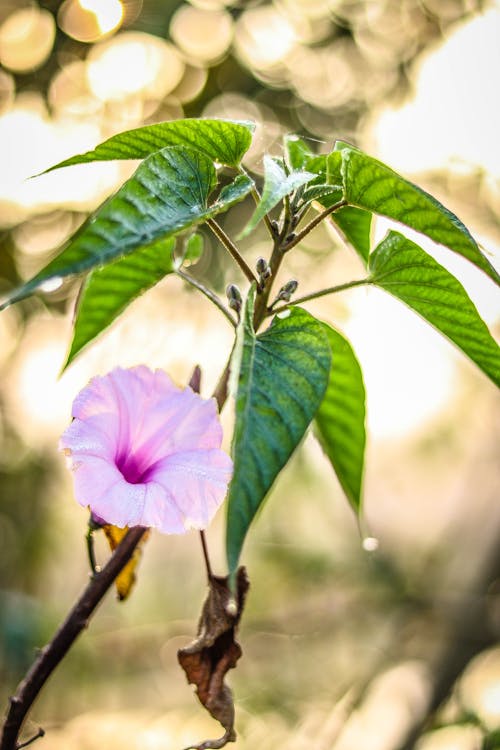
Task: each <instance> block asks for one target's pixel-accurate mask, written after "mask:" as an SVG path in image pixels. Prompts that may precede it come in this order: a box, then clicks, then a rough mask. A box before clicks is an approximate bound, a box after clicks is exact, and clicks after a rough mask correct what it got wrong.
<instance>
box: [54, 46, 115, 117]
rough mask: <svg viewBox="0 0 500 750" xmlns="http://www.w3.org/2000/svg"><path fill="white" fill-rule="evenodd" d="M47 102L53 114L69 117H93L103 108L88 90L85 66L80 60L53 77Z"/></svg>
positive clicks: (68, 65) (66, 66)
mask: <svg viewBox="0 0 500 750" xmlns="http://www.w3.org/2000/svg"><path fill="white" fill-rule="evenodd" d="M48 100H49V104H50V106H51V108H52V111H53V112H55V113H57V114H63V115H69V116H71V117H83V116H95V115H97V114H99V112H100V111H101V110H102V108H103V103H102V102H101V101H100V100H99V99H97V98H96V97H95V96H94V95H93V94H92V92H91V90H90V87H89V83H88V79H87V64H86V63H84V62H82V61H80V60H75V61H74V62H71V63H69V64H67V65H65V66H64V67H63V68H62V70H60V71H59V73H57V74H56V75H55V76H54V78H53V79H52V81H51V83H50V86H49V90H48Z"/></svg>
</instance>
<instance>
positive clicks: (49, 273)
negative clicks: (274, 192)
mask: <svg viewBox="0 0 500 750" xmlns="http://www.w3.org/2000/svg"><path fill="white" fill-rule="evenodd" d="M215 183H216V172H215V168H214V166H213V163H212V160H211V159H209V158H208V157H207V156H204V155H203V154H202V153H201V152H199V151H193V150H192V149H189V148H185V147H183V146H171V147H168V148H165V149H162V150H161V151H158V152H157V153H155V154H153V155H152V156H149V157H148V158H147V159H145V160H144V161H143V162H142V164H141V165H140V166H139V167H138V169H137V171H136V172H135V173H134V175H133V176H132V177H131V178H130V179H129V180H127V182H125V184H124V185H123V186H122V187H121V188H120V189H119V190H118V192H117V193H115V195H113V196H112V197H111V198H110V199H109V200H108V201H107V202H106V203H104V204H103V205H102V206H101V208H99V209H98V210H97V212H96V213H95V214H94V215H93V216H92V217H91V218H90V219H89V220H88V221H87V222H86V223H85V224H84V225H83V227H81V228H80V230H79V231H78V232H77V234H76V235H75V236H74V237H73V238H72V239H71V240H70V241H69V244H68V245H67V246H66V248H65V249H64V250H63V252H62V253H61V254H60V255H58V256H57V258H54V260H53V261H51V262H50V263H49V264H48V266H46V267H45V268H44V269H43V270H42V271H40V273H38V274H37V275H36V276H35V277H34V278H33V279H31V281H29V282H27V283H26V284H24V285H23V286H22V287H20V288H18V289H16V290H14V291H13V292H12V293H11V294H10V295H9V297H8V298H7V300H6V301H5V302H4V303H3V304H2V305H1V306H0V309H2V308H4V307H6V306H7V305H9V304H11V303H12V302H16V301H18V300H20V299H23V298H24V297H27V296H28V295H29V294H31V293H32V292H33V291H34V290H35V289H37V288H38V287H40V286H41V285H43V284H44V283H46V282H48V281H50V280H52V279H55V278H63V277H65V276H69V275H72V274H75V273H79V272H81V271H85V270H87V269H92V268H95V267H96V266H102V265H105V264H107V263H110V262H111V261H113V260H115V259H116V258H119V257H122V256H125V255H128V254H130V253H131V252H133V251H134V250H137V249H138V248H140V247H144V246H145V245H150V244H151V243H152V242H154V241H155V240H157V239H159V238H161V237H163V238H167V237H169V236H172V235H173V234H176V233H177V232H179V231H181V230H183V229H187V228H189V227H190V226H193V225H195V224H199V223H201V222H203V221H206V220H207V219H209V218H211V217H212V216H215V215H216V214H218V213H220V212H221V211H226V210H227V209H228V208H230V206H232V205H233V204H234V203H236V202H237V201H240V200H242V199H243V198H244V197H245V195H247V194H248V193H249V192H250V190H251V188H252V185H253V182H252V180H250V178H249V177H247V176H246V175H238V177H237V178H236V179H235V180H234V182H232V183H231V184H230V185H228V186H226V187H225V188H224V189H223V190H222V191H221V193H220V195H219V197H218V199H217V200H216V201H215V202H214V203H213V204H212V205H211V206H209V205H208V197H209V195H210V193H211V192H212V190H213V188H214V186H215Z"/></svg>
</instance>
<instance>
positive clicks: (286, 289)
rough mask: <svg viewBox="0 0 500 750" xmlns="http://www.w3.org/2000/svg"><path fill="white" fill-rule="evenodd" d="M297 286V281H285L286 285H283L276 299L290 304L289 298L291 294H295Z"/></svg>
mask: <svg viewBox="0 0 500 750" xmlns="http://www.w3.org/2000/svg"><path fill="white" fill-rule="evenodd" d="M298 285H299V282H298V281H296V280H295V279H290V281H287V282H286V284H283V286H282V287H281V289H280V290H279V292H278V296H277V297H276V299H277V300H283V302H290V298H291V296H292V294H295V292H296V291H297V287H298Z"/></svg>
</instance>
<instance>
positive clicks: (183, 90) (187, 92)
mask: <svg viewBox="0 0 500 750" xmlns="http://www.w3.org/2000/svg"><path fill="white" fill-rule="evenodd" d="M207 77H208V73H207V70H206V69H205V68H198V67H195V66H194V65H186V67H185V70H184V75H183V76H182V80H181V82H180V83H179V84H178V85H177V86H176V87H175V89H174V90H173V91H172V92H171V94H170V97H172V99H174V100H177V101H178V102H180V103H181V104H186V103H187V102H192V101H193V99H196V97H197V96H199V95H200V94H201V92H202V91H203V89H204V88H205V84H206V82H207Z"/></svg>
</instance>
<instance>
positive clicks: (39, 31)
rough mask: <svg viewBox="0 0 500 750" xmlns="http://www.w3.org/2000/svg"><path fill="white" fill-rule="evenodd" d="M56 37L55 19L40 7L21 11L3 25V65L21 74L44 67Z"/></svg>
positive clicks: (0, 42)
mask: <svg viewBox="0 0 500 750" xmlns="http://www.w3.org/2000/svg"><path fill="white" fill-rule="evenodd" d="M55 35H56V24H55V21H54V17H53V15H52V14H51V13H49V11H48V10H41V9H40V8H37V7H29V8H21V10H17V11H15V12H14V13H12V14H11V15H10V16H9V17H8V18H7V19H6V20H5V21H4V22H3V23H2V25H1V26H0V63H1V64H2V65H3V66H5V67H6V68H9V69H10V70H13V71H15V72H17V73H27V72H28V71H31V70H36V69H37V68H39V67H41V66H42V65H43V64H44V62H45V61H46V60H47V59H48V57H49V55H50V52H51V50H52V46H53V44H54V39H55Z"/></svg>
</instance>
